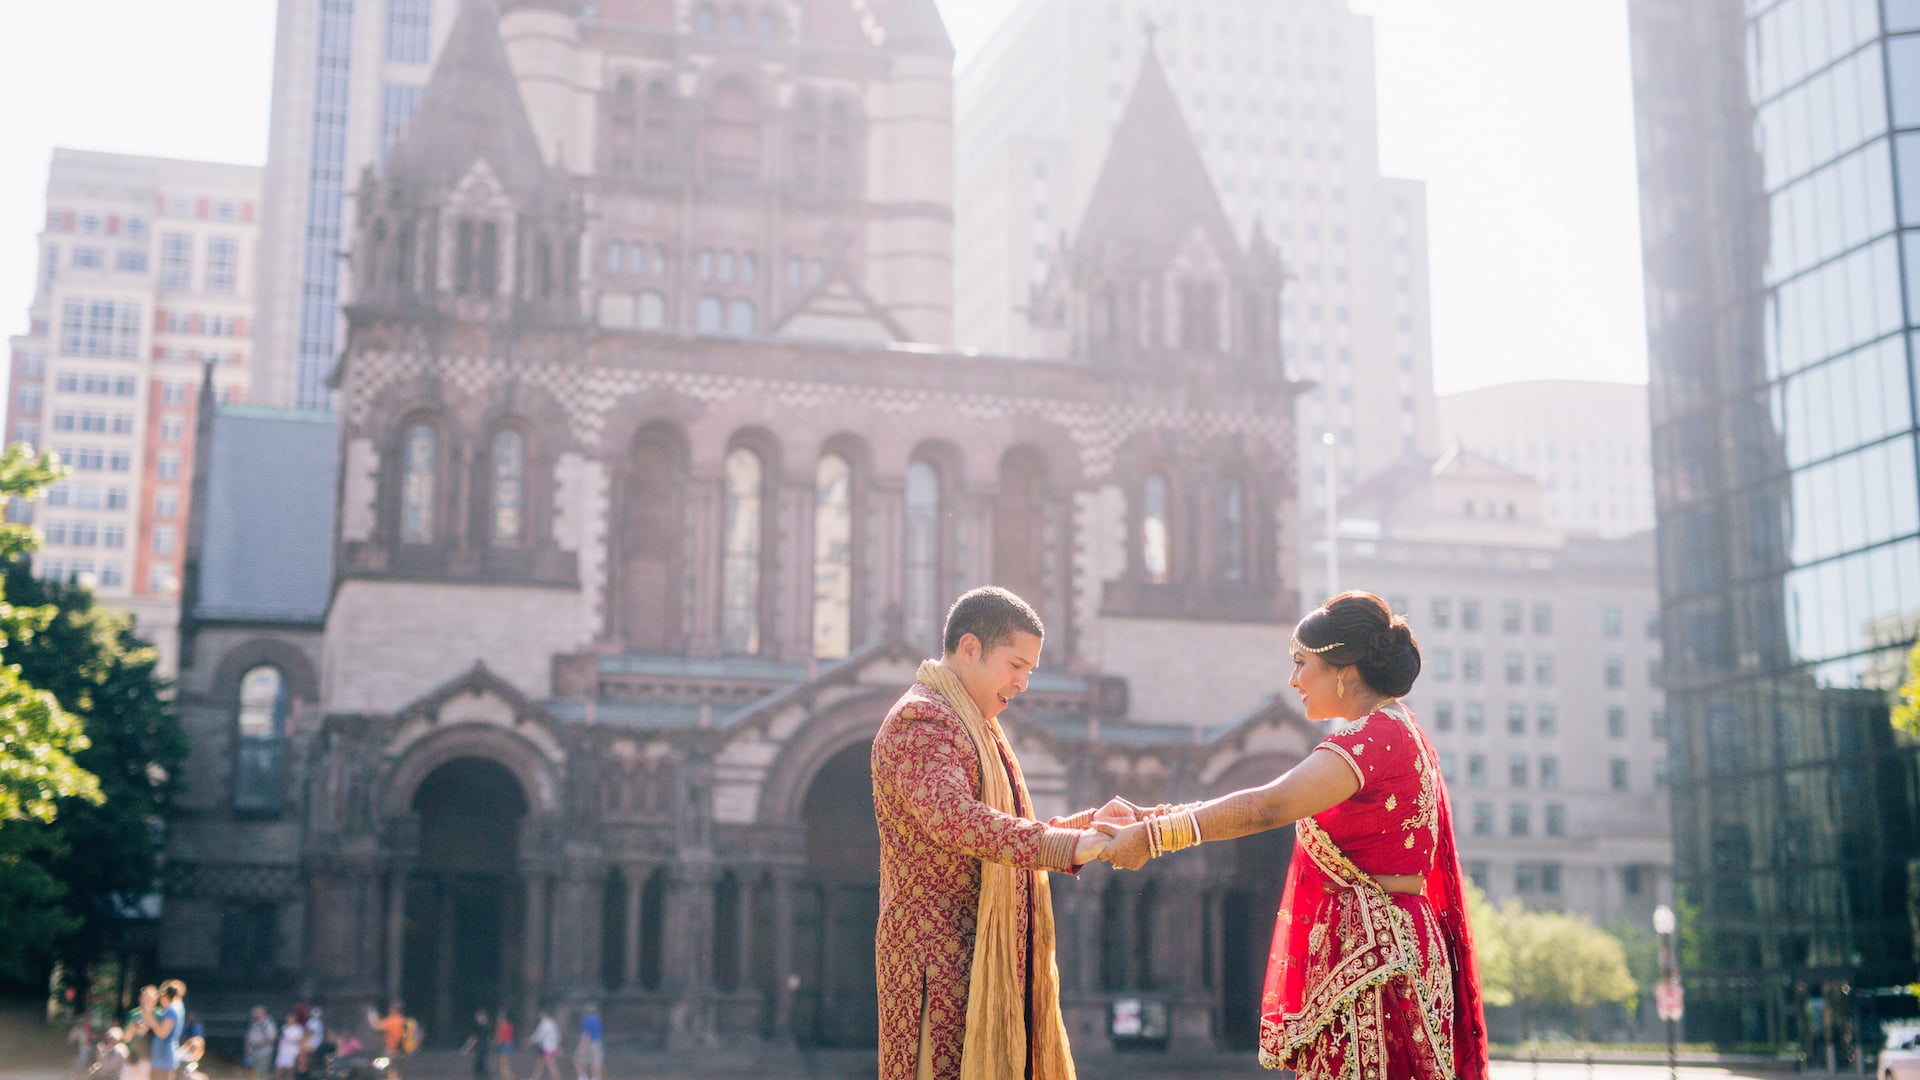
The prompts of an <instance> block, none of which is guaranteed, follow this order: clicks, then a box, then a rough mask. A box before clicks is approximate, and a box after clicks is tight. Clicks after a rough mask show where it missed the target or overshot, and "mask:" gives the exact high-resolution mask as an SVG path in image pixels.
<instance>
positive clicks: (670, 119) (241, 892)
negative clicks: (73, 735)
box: [157, 0, 1317, 1047]
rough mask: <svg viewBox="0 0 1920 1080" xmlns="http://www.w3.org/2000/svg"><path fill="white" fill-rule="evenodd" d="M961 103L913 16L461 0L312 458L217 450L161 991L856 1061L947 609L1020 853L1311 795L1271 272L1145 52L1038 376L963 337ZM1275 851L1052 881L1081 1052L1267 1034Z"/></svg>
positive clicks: (792, 5)
mask: <svg viewBox="0 0 1920 1080" xmlns="http://www.w3.org/2000/svg"><path fill="white" fill-rule="evenodd" d="M951 61H952V50H951V46H950V45H949V44H948V42H947V39H946V35H945V32H944V29H943V28H942V26H941V24H940V22H939V17H938V15H937V13H936V12H935V10H934V7H933V4H932V2H931V0H806V2H792V0H781V2H773V0H769V2H766V3H759V4H739V5H713V4H701V3H690V2H687V0H602V2H600V3H598V4H585V3H579V2H574V0H517V2H516V0H501V2H496V0H468V2H467V3H466V4H465V5H464V8H463V13H462V15H461V16H460V19H459V22H458V23H457V24H456V26H455V28H454V29H453V31H452V35H451V37H450V39H449V42H448V44H447V46H446V49H445V52H444V54H443V58H442V59H441V61H440V63H439V67H438V68H437V69H436V72H435V74H434V77H433V81H432V83H431V84H430V85H429V87H428V89H427V91H426V93H425V97H424V99H423V101H422V105H421V109H420V112H419V113H418V115H417V117H416V119H415V121H414V125H413V127H412V130H411V131H410V132H409V133H408V135H407V136H406V138H405V139H404V140H403V141H402V142H401V143H400V144H399V145H398V146H397V147H396V148H395V150H394V152H393V154H392V156H391V158H390V160H389V162H388V164H387V167H386V169H385V170H384V172H382V173H381V174H379V175H369V176H368V177H366V178H365V179H364V181H363V182H362V185H361V187H360V190H359V193H358V197H357V200H356V208H357V209H356V212H357V220H356V221H355V222H354V235H355V241H354V245H353V252H352V258H353V260H354V264H355V274H354V277H355V280H356V282H357V283H358V285H357V287H358V295H357V296H356V297H355V299H354V301H353V303H352V305H351V306H350V309H349V326H350V334H349V337H348V345H347V347H346V349H345V352H344V355H343V357H342V360H341V363H340V367H339V370H338V372H337V374H336V376H335V380H336V386H337V391H338V408H339V411H338V414H337V416H331V417H327V416H313V415H301V414H284V413H272V412H269V411H266V410H251V409H246V408H226V409H218V410H214V409H209V410H207V412H206V414H205V419H204V420H203V432H202V434H203V438H202V439H201V442H200V446H201V449H200V453H201V455H202V458H203V460H202V462H201V464H202V466H203V468H202V469H201V470H200V472H199V473H198V475H200V476H201V477H203V479H201V480H200V481H198V483H199V484H200V485H201V490H199V491H197V492H196V497H195V500H194V506H195V515H196V517H195V521H194V524H193V528H192V530H191V540H190V551H189V568H188V592H189V596H188V602H187V604H186V612H185V614H184V616H183V626H182V639H183V645H182V649H183V663H182V673H181V685H180V703H181V710H182V715H183V719H184V722H185V723H186V725H187V726H188V728H189V730H190V732H191V734H192V736H193V745H194V752H193V758H192V761H191V763H190V766H189V775H188V776H187V778H186V781H187V795H186V797H185V798H184V799H183V800H182V803H181V806H180V808H179V811H178V813H177V814H176V815H175V817H174V818H173V820H171V821H170V822H169V825H168V828H169V838H168V851H169V856H168V874H167V889H166V896H165V915H164V917H163V921H162V925H161V933H160V946H159V953H158V957H157V960H158V963H159V965H160V966H161V967H162V968H164V969H165V970H166V971H167V972H168V973H169V974H177V975H181V976H183V977H185V978H186V979H187V980H188V981H189V982H190V983H191V984H192V985H194V987H195V994H196V1000H197V1001H198V1003H199V1004H200V1005H201V1007H202V1008H203V1009H204V1010H206V1011H207V1012H208V1013H209V1014H210V1015H211V1014H216V1013H220V1012H221V1011H223V1010H224V1011H229V1012H230V1011H234V1010H238V1009H241V1008H244V1007H245V1006H246V1005H248V1004H251V1003H252V1002H254V1001H256V1000H265V1001H269V1002H274V1001H279V1000H281V999H287V998H291V997H294V996H301V997H304V998H307V999H310V1000H316V1001H320V1002H323V1003H326V1004H329V1005H332V1006H334V1007H336V1009H340V1010H344V1012H345V1015H346V1016H348V1017H353V1016H356V1015H357V1014H358V1011H359V1010H360V1009H362V1008H363V1007H364V1006H365V1005H367V1004H370V1003H373V1002H376V1001H381V1000H384V999H386V998H389V997H393V996H399V997H402V998H404V999H405V1000H406V1001H407V1003H408V1008H409V1011H410V1012H412V1013H414V1014H415V1015H418V1016H420V1017H421V1018H422V1020H423V1021H424V1023H425V1024H426V1025H427V1028H428V1030H429V1031H431V1032H436V1033H440V1034H444V1035H452V1034H453V1033H454V1032H456V1031H457V1030H459V1029H460V1028H461V1026H462V1024H463V1021H462V1017H464V1016H467V1015H470V1013H471V1011H472V1010H473V1009H474V1008H477V1007H483V1006H485V1007H492V1006H495V1005H505V1006H507V1007H509V1008H511V1009H513V1010H514V1011H515V1012H516V1013H517V1014H519V1015H520V1016H523V1017H524V1016H525V1015H527V1014H528V1013H529V1012H530V1011H531V1010H532V1009H533V1008H534V1007H536V1006H537V1005H540V1004H554V1005H557V1006H559V1007H561V1008H562V1009H564V1010H571V1009H575V1008H577V1007H579V1006H580V1005H582V1004H583V1003H585V1002H587V1001H597V1002H599V1003H600V1006H601V1008H602V1010H603V1012H604V1013H605V1014H606V1016H607V1020H608V1026H609V1030H610V1032H612V1033H613V1034H614V1035H616V1036H624V1037H634V1038H638V1039H641V1040H643V1041H646V1042H650V1043H663V1044H669V1045H678V1046H687V1047H698V1046H703V1045H715V1044H718V1043H719V1042H721V1041H723V1040H724V1041H728V1042H732V1041H736V1040H739V1039H742V1038H751V1039H767V1040H780V1041H790V1042H793V1043H797V1044H801V1045H819V1046H839V1045H844V1046H860V1045H871V1041H872V1039H873V1038H874V1033H875V1010H874V984H873V962H872V932H873V924H874V920H875V917H876V912H877V894H876V890H877V880H878V842H877V838H876V836H875V833H874V824H873V816H872V805H871V792H870V775H869V773H868V749H869V744H870V742H871V739H872V736H873V734H874V732H875V731H876V730H877V728H878V725H879V722H880V720H881V718H882V717H883V715H884V714H885V712H886V709H887V706H888V705H889V704H890V703H891V702H892V701H893V700H894V699H895V698H896V697H897V696H898V694H899V693H900V692H901V690H902V689H903V688H904V687H905V686H906V684H907V683H908V682H909V681H910V679H911V677H912V671H913V667H914V665H915V664H916V663H917V661H918V660H919V659H920V658H921V657H923V656H926V655H930V654H932V653H934V652H936V651H937V648H938V642H937V639H938V630H939V622H940V619H941V617H942V615H943V613H944V610H945V607H946V605H947V604H948V603H949V602H950V601H951V600H952V598H953V597H954V596H956V595H958V594H959V593H960V592H961V591H963V590H964V589H966V588H968V587H971V586H972V585H975V584H980V583H984V582H994V583H998V584H1003V585H1006V586H1008V587H1010V588H1013V589H1015V590H1016V591H1018V592H1020V593H1021V594H1022V595H1024V596H1026V597H1027V598H1028V599H1030V600H1031V601H1033V602H1034V604H1035V606H1036V607H1037V608H1038V609H1039V611H1040V612H1041V614H1042V616H1043V618H1045V620H1046V621H1047V624H1048V634H1047V642H1046V649H1045V654H1044V656H1043V658H1042V671H1041V673H1040V674H1039V675H1037V676H1036V677H1035V678H1034V679H1033V682H1032V689H1031V690H1030V691H1029V693H1027V694H1026V695H1024V696H1023V697H1022V698H1021V699H1020V701H1019V702H1017V703H1016V705H1015V708H1014V709H1013V710H1012V711H1011V712H1010V714H1009V720H1008V727H1009V731H1010V734H1011V737H1012V738H1013V740H1014V742H1015V744H1016V748H1017V751H1018V753H1019V754H1020V756H1021V759H1022V761H1023V763H1024V764H1025V767H1026V771H1027V776H1028V779H1029V782H1030V784H1031V786H1032V788H1033V791H1034V797H1035V802H1036V804H1037V807H1038V808H1039V809H1040V810H1041V811H1042V812H1043V813H1056V812H1066V811H1069V810H1072V809H1075V808H1078V807H1080V806H1083V805H1088V804H1092V803H1095V802H1098V801H1100V800H1102V799H1104V798H1105V797H1107V796H1109V795H1111V794H1114V793H1116V792H1118V793H1123V794H1125V795H1127V796H1129V797H1131V798H1134V799H1135V800H1137V801H1145V802H1154V801H1161V800H1170V799H1182V798H1192V797H1197V796H1200V795H1205V794H1212V793H1218V792H1223V791H1227V790H1232V789H1234V788H1237V787H1243V786H1247V785H1249V784H1255V783H1259V782H1263V781H1265V780H1267V779H1270V778H1271V777H1273V776H1275V775H1277V774H1278V773H1279V772H1280V771H1282V770H1284V769H1285V768H1287V767H1288V766H1290V765H1291V764H1292V763H1294V762H1296V761H1298V760H1299V759H1300V758H1301V757H1302V756H1304V754H1305V753H1306V752H1308V750H1309V749H1310V748H1311V746H1312V745H1313V744H1314V742H1315V741H1316V740H1317V734H1316V733H1315V732H1314V731H1313V730H1312V729H1311V728H1309V727H1308V726H1307V725H1306V724H1305V722H1304V721H1303V720H1301V719H1300V718H1299V716H1298V713H1297V711H1296V710H1295V709H1294V708H1293V706H1292V704H1291V700H1290V698H1288V697H1287V696H1286V693H1287V692H1286V688H1285V682H1286V675H1287V671H1286V666H1285V647H1286V641H1287V634H1288V630H1289V629H1290V627H1291V625H1292V622H1293V620H1294V619H1295V618H1296V617H1297V615H1298V613H1299V610H1300V599H1301V598H1300V597H1299V596H1298V595H1297V592H1296V588H1295V586H1294V584H1293V582H1292V581H1291V579H1290V573H1291V569H1290V568H1291V567H1292V566H1293V565H1294V563H1295V561H1296V552H1295V551H1294V544H1295V543H1296V541H1295V537H1294V534H1293V531H1292V523H1293V521H1294V520H1295V517H1296V514H1295V507H1294V492H1293V488H1292V477H1293V476H1294V475H1295V469H1294V467H1293V463H1292V461H1291V455H1292V447H1293V446H1294V438H1293V434H1292V420H1291V415H1292V410H1293V396H1294V394H1295V392H1296V390H1297V387H1296V386H1295V385H1294V384H1292V383H1290V382H1288V381H1287V380H1286V379H1285V377H1284V375H1283V373H1282V370H1281V367H1280V362H1279V348H1278V342H1277V341H1276V340H1274V334H1273V332H1272V328H1273V327H1274V326H1276V325H1277V319H1276V318H1275V317H1274V313H1275V311H1276V309H1277V303H1278V293H1279V287H1280V271H1279V263H1278V259H1277V255H1276V254H1275V253H1274V252H1273V251H1272V250H1271V248H1270V246H1269V245H1267V244H1266V242H1265V241H1264V239H1262V238H1261V237H1260V236H1259V235H1258V234H1256V236H1255V237H1254V238H1253V240H1252V241H1251V242H1248V243H1242V242H1241V241H1239V240H1238V239H1237V238H1236V237H1235V236H1234V234H1233V232H1232V230H1231V229H1230V228H1229V227H1227V226H1226V222H1225V217H1224V215H1223V214H1222V212H1221V210H1220V207H1219V204H1218V201H1217V199H1216V198H1215V197H1214V195H1213V190H1212V187H1211V183H1210V181H1209V180H1208V178H1207V176H1206V173H1205V170H1204V168H1203V167H1202V166H1201V165H1200V163H1199V156H1198V153H1197V152H1196V151H1195V150H1194V147H1193V145H1192V141H1191V136H1190V135H1189V134H1188V133H1187V131H1186V129H1185V127H1184V124H1183V123H1182V122H1181V121H1180V118H1179V112H1178V108H1177V106H1175V104H1174V102H1173V98H1172V94H1171V91H1170V90H1169V89H1168V88H1167V86H1166V82H1165V79H1164V76H1163V75H1162V74H1161V73H1160V71H1159V68H1158V65H1157V62H1155V61H1152V60H1149V62H1148V64H1147V66H1146V69H1145V70H1144V71H1143V72H1142V74H1141V76H1140V80H1139V85H1138V86H1137V88H1136V90H1135V93H1134V98H1133V101H1132V104H1131V105H1130V106H1129V108H1128V110H1127V114H1126V116H1125V118H1123V120H1122V121H1121V125H1120V130H1119V131H1118V132H1117V133H1116V136H1115V143H1114V150H1113V154H1112V156H1111V158H1110V160H1109V162H1108V165H1107V175H1106V176H1104V177H1103V178H1102V181H1101V185H1100V188H1099V192H1098V193H1097V194H1096V198H1095V201H1094V204H1093V207H1092V208H1091V209H1090V211H1089V214H1088V218H1087V226H1086V228H1085V229H1083V230H1082V233H1081V235H1079V236H1078V237H1076V239H1075V240H1074V242H1073V243H1072V244H1071V245H1070V246H1063V247H1062V249H1061V250H1060V251H1059V253H1058V255H1057V257H1056V260H1055V273H1054V275H1053V280H1052V281H1051V282H1050V283H1049V285H1048V287H1047V288H1046V289H1045V290H1044V292H1043V293H1042V294H1041V295H1038V296H1036V297H1035V304H1036V309H1037V311H1038V312H1039V314H1040V319H1039V321H1040V323H1041V324H1042V325H1043V327H1045V329H1046V340H1047V341H1048V343H1049V344H1048V351H1049V353H1050V355H1048V356H1045V357H1038V358H1018V359H1015V358H1003V357H990V356H977V355H960V354H956V353H954V352H952V351H951V350H949V349H947V348H945V347H943V346H941V345H940V344H939V343H940V342H943V341H946V340H949V339H950V338H951V336H952V335H951V316H950V312H949V307H948V305H949V302H950V299H949V293H950V281H949V277H950V272H949V266H950V261H951V255H950V252H951V235H950V234H951V209H950V207H951V199H950V189H951V177H950V169H951V160H950V158H951V151H950V141H951V139H950V136H951V132H950V112H951V80H950V69H951ZM263 548H264V549H265V550H264V551H263ZM1288 844H1289V841H1288V840H1287V839H1286V837H1285V836H1284V835H1270V836H1267V837H1262V838H1259V839H1256V840H1252V841H1246V842H1242V843H1239V844H1235V845H1221V846H1218V847H1211V846H1209V847H1203V848H1202V849H1200V850H1199V851H1198V852H1195V853H1192V854H1190V855H1186V856H1182V857H1181V858H1177V859H1169V860H1167V861H1165V862H1164V863H1160V864H1156V865H1154V866H1152V867H1150V868H1149V869H1148V870H1147V871H1146V872H1144V873H1140V874H1133V875H1123V874H1119V873H1115V872H1111V871H1109V869H1108V868H1107V867H1105V866H1095V867H1091V868H1089V869H1088V870H1086V871H1085V872H1084V873H1083V874H1082V875H1081V876H1080V878H1079V880H1076V881H1071V882H1063V883H1061V885H1060V886H1059V887H1058V888H1057V889H1056V891H1055V897H1056V901H1055V902H1056V905H1057V907H1058V910H1059V913H1060V926H1061V929H1060V941H1061V948H1060V964H1061V968H1062V973H1063V997H1064V999H1065V1003H1066V1005H1067V1010H1068V1015H1069V1019H1070V1023H1071V1024H1072V1025H1073V1034H1074V1037H1075V1038H1076V1039H1077V1040H1086V1039H1095V1040H1098V1039H1100V1038H1102V1037H1103V1034H1102V1032H1103V1031H1104V1025H1105V1023H1106V1018H1107V1016H1108V1014H1109V1010H1110V1006H1111V1003H1112V1002H1113V1001H1115V1000H1117V999H1121V998H1144V999H1148V1000H1151V1001H1157V1002H1162V1003H1164V1004H1165V1005H1166V1006H1167V1008H1168V1011H1169V1016H1170V1017H1171V1022H1172V1031H1171V1036H1172V1039H1173V1041H1175V1042H1176V1043H1181V1044H1185V1045H1207V1044H1219V1045H1250V1043H1251V1040H1252V1037H1253V1033H1254V1030H1255V1026H1256V1024H1257V1017H1256V1016H1255V1015H1253V1014H1254V1011H1255V1007H1256V1005H1257V997H1258V992H1259V976H1260V968H1261V967H1262V966H1263V964H1264V959H1265V955H1266V945H1267V941H1268V936H1269V933H1270V929H1271V922H1272V919H1273V915H1274V909H1275V907H1276V906H1277V901H1278V892H1279V886H1280V880H1281V873H1282V868H1283V866H1284V861H1285V858H1286V856H1287V852H1288V850H1289V848H1288ZM336 1015H339V1013H336Z"/></svg>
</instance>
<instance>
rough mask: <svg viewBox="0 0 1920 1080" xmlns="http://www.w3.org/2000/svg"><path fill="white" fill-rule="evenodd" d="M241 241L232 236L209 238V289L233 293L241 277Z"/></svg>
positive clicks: (215, 291) (210, 290)
mask: <svg viewBox="0 0 1920 1080" xmlns="http://www.w3.org/2000/svg"><path fill="white" fill-rule="evenodd" d="M239 268H240V241H238V240H236V239H234V238H233V237H231V236H213V237H209V238H208V239H207V291H208V292H210V293H231V292H233V287H234V282H235V280H236V279H238V277H239Z"/></svg>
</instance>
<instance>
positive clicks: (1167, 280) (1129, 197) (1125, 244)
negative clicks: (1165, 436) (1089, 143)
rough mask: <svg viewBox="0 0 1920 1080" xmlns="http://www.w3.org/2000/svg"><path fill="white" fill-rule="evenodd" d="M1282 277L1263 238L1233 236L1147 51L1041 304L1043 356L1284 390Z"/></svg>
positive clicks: (1037, 316) (1038, 323)
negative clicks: (1173, 370) (1275, 383)
mask: <svg viewBox="0 0 1920 1080" xmlns="http://www.w3.org/2000/svg"><path fill="white" fill-rule="evenodd" d="M1283 276H1284V275H1283V274H1282V271H1281V266H1280V258H1279V252H1278V251H1277V249H1275V248H1274V246H1273V245H1272V244H1271V243H1270V242H1269V241H1268V239H1267V237H1266V233H1265V230H1264V229H1262V228H1260V227H1259V226H1257V225H1256V227H1255V229H1254V233H1253V237H1252V238H1251V240H1250V242H1249V243H1248V244H1246V245H1244V246H1243V245H1242V244H1241V243H1240V241H1239V239H1238V238H1237V237H1236V236H1235V235H1234V231H1233V226H1232V224H1231V223H1230V222H1229V221H1228V219H1227V214H1226V210H1225V209H1224V208H1223V207H1222V206H1221V203H1220V197H1219V195H1218V193H1217V192H1215V190H1214V186H1213V179H1212V177H1211V176H1210V175H1209V174H1208V172H1207V167H1206V163H1205V162H1204V161H1203V160H1202V159H1201V156H1200V149H1199V147H1198V146H1196V145H1195V143H1194V139H1193V132H1192V130H1191V129H1189V128H1188V127H1187V123H1186V119H1185V118H1184V117H1183V116H1182V114H1181V112H1180V104H1179V102H1178V100H1176V99H1175V97H1174V93H1173V87H1172V86H1171V85H1170V84H1169V83H1168V82H1167V75H1166V71H1165V70H1164V69H1163V68H1162V67H1161V66H1160V58H1159V56H1158V55H1157V54H1156V53H1155V52H1154V51H1153V50H1152V49H1148V50H1147V53H1146V58H1145V60H1144V61H1143V63H1142V65H1141V69H1140V75H1139V78H1138V79H1137V80H1136V82H1135V83H1134V88H1133V95H1132V97H1131V98H1130V99H1129V100H1128V102H1127V107H1126V110H1125V112H1124V113H1123V114H1122V115H1121V118H1120V122H1119V124H1118V125H1117V126H1116V127H1115V128H1114V133H1113V142H1112V144H1111V146H1110V147H1109V148H1108V151H1107V158H1106V162H1105V164H1104V165H1103V166H1102V168H1101V170H1100V175H1099V178H1098V179H1097V180H1096V181H1095V183H1094V186H1093V193H1092V195H1091V197H1090V199H1089V201H1088V204H1087V210H1086V214H1085V215H1084V216H1083V217H1082V218H1081V221H1080V225H1079V228H1078V230H1077V231H1076V232H1075V234H1074V236H1073V237H1072V239H1071V241H1070V242H1068V243H1066V244H1065V245H1064V246H1063V248H1062V250H1061V251H1059V252H1058V253H1057V255H1056V257H1055V262H1054V267H1053V272H1052V273H1051V274H1050V275H1049V277H1048V281H1047V284H1046V285H1045V286H1043V287H1042V288H1041V289H1040V290H1039V293H1040V295H1039V296H1037V297H1036V299H1035V305H1034V326H1035V331H1036V343H1037V345H1038V351H1040V352H1041V353H1042V354H1043V355H1052V356H1056V357H1060V358H1071V359H1074V360H1078V361H1081V362H1084V363H1088V364H1093V365H1097V366H1104V367H1117V368H1123V369H1124V368H1158V367H1165V366H1168V365H1171V364H1180V365H1185V366H1188V367H1190V368H1192V369H1193V370H1194V371H1195V372H1196V373H1199V372H1201V371H1209V370H1210V371H1212V372H1215V373H1216V374H1217V375H1219V376H1223V377H1228V378H1251V379H1258V380H1278V379H1281V378H1283V377H1284V372H1283V369H1282V365H1281V357H1280V342H1279V325H1280V288H1281V284H1282V280H1283Z"/></svg>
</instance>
